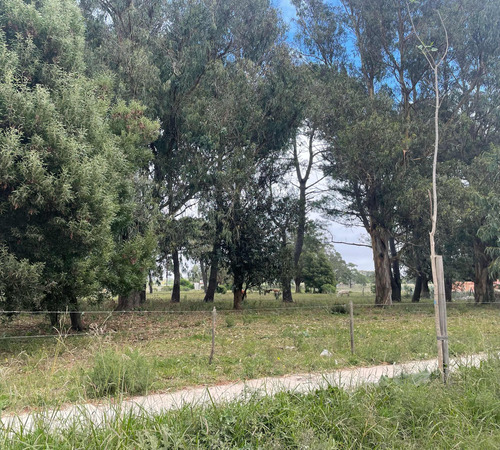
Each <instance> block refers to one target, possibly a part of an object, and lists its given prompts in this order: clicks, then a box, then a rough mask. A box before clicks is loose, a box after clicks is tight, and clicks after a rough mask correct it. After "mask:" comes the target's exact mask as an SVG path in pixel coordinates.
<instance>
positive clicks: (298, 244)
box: [293, 180, 307, 293]
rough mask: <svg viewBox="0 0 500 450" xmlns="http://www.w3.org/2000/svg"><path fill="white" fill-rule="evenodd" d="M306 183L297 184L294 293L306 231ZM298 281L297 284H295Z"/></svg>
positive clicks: (298, 289)
mask: <svg viewBox="0 0 500 450" xmlns="http://www.w3.org/2000/svg"><path fill="white" fill-rule="evenodd" d="M306 182H307V180H306V181H300V182H299V216H298V225H297V237H296V240H295V251H294V254H293V264H294V270H295V292H297V293H299V292H300V273H299V271H300V266H299V261H300V255H301V254H302V249H303V247H304V234H305V229H306ZM297 281H298V283H297Z"/></svg>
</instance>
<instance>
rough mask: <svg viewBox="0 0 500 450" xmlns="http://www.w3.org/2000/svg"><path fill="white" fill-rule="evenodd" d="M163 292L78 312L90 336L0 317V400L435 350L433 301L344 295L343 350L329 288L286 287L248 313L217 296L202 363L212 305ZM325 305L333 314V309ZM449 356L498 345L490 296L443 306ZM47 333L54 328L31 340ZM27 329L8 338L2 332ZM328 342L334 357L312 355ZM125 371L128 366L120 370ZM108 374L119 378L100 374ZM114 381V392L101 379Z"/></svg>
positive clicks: (161, 386) (311, 368)
mask: <svg viewBox="0 0 500 450" xmlns="http://www.w3.org/2000/svg"><path fill="white" fill-rule="evenodd" d="M166 295H167V294H154V295H153V296H150V298H149V299H148V302H147V304H146V305H145V309H146V310H148V311H154V312H134V313H123V314H113V315H109V314H107V313H106V312H105V309H106V306H107V307H108V308H109V305H103V306H102V308H101V310H100V311H97V312H95V313H90V312H89V313H86V314H85V316H84V321H85V324H86V325H87V326H88V327H89V333H88V334H85V335H80V336H72V335H67V334H66V330H67V327H68V322H69V321H67V322H66V323H62V324H61V327H60V329H59V330H58V333H57V332H56V331H55V330H53V329H51V328H50V326H49V325H48V321H47V319H46V318H45V317H43V316H39V315H20V316H17V317H15V318H14V319H13V320H12V321H10V322H4V323H2V324H1V327H2V328H1V332H0V337H2V339H0V375H1V376H0V409H2V410H3V411H4V412H10V411H23V410H27V409H36V408H43V407H54V406H57V405H60V404H62V403H67V402H79V401H84V400H88V399H98V398H100V397H105V396H109V395H116V394H119V393H120V392H122V391H125V395H126V394H127V393H131V394H134V393H138V394H139V393H146V392H165V391H171V390H175V389H179V388H182V387H186V386H196V385H211V384H218V383H224V382H228V381H237V380H244V379H250V378H257V377H262V376H278V375H285V374H291V373H298V372H321V371H326V370H332V369H336V368H341V367H350V366H354V365H356V366H362V365H373V364H380V363H387V364H392V363H394V362H404V361H409V360H413V359H427V358H429V357H433V356H434V355H435V353H436V343H435V342H436V341H435V331H434V311H433V307H432V304H431V303H430V302H429V301H427V302H422V303H421V304H418V305H415V304H405V303H403V304H400V305H395V306H394V307H392V308H375V307H372V306H362V305H363V304H371V303H372V298H371V296H368V295H366V296H364V297H363V296H361V295H360V294H358V295H355V296H354V297H351V298H352V300H354V302H355V304H356V306H355V342H356V353H355V355H351V352H350V344H349V325H348V315H346V314H342V313H338V312H337V309H336V308H333V306H334V304H335V303H340V302H344V301H345V300H346V299H344V298H337V297H336V296H326V295H325V296H321V295H310V294H301V295H296V297H295V298H296V302H295V303H294V304H293V305H283V304H282V303H281V302H279V301H276V300H274V298H273V297H271V296H269V295H268V296H265V297H264V296H262V297H259V295H258V294H251V295H250V296H249V299H248V301H247V303H246V308H247V309H246V310H244V311H242V312H233V311H231V310H230V307H231V296H230V295H229V294H226V295H225V296H219V297H218V298H217V300H216V302H215V306H216V307H217V310H218V316H217V336H216V349H215V358H214V362H213V364H212V365H209V364H208V357H209V354H210V346H211V314H210V311H209V310H210V309H211V308H212V307H213V305H206V304H203V303H202V302H201V293H199V292H188V293H185V294H183V295H184V298H183V301H182V302H181V304H180V305H170V304H168V303H167V302H166V301H165V299H166ZM332 308H333V309H334V312H335V313H334V314H332ZM448 315H449V324H448V329H449V335H450V353H451V355H460V354H467V353H477V352H481V351H488V350H493V349H498V348H500V331H499V327H498V324H499V315H500V310H499V309H498V305H490V306H481V307H475V306H473V305H471V304H465V303H458V302H457V303H454V304H452V305H450V306H449V308H448ZM51 333H52V334H53V333H56V337H35V336H44V335H47V334H51ZM27 334H31V335H32V337H31V338H22V339H10V338H9V339H6V338H5V337H7V336H26V335H27ZM324 349H327V350H328V351H329V352H330V353H331V354H332V356H331V357H323V356H320V354H321V352H322V351H323V350H324ZM125 372H126V373H125ZM108 373H114V374H115V375H116V378H117V379H119V380H120V381H117V382H115V380H113V379H109V378H106V377H105V376H106V375H107V374H108ZM103 376H104V378H103ZM110 383H111V384H113V383H115V385H114V387H113V388H112V389H108V388H107V386H108V385H109V384H110Z"/></svg>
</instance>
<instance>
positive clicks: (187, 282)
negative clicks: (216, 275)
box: [180, 278, 194, 289]
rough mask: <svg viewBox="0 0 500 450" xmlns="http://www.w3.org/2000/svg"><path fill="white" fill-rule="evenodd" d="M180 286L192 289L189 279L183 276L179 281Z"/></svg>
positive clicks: (192, 285)
mask: <svg viewBox="0 0 500 450" xmlns="http://www.w3.org/2000/svg"><path fill="white" fill-rule="evenodd" d="M180 284H181V287H185V288H187V289H194V284H193V283H191V281H189V280H186V279H185V278H181V281H180Z"/></svg>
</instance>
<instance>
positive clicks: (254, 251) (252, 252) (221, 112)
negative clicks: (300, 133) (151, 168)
mask: <svg viewBox="0 0 500 450" xmlns="http://www.w3.org/2000/svg"><path fill="white" fill-rule="evenodd" d="M291 64H292V62H291V60H290V58H289V55H288V49H287V48H286V47H285V46H278V45H277V46H275V47H274V48H272V49H270V52H269V55H268V57H267V58H266V59H265V60H263V61H262V62H254V61H252V60H251V59H240V60H235V61H233V62H230V61H228V62H226V63H224V62H218V63H215V64H214V65H212V66H211V67H210V70H209V71H208V72H207V74H206V77H205V79H204V80H203V81H202V82H201V83H200V91H199V92H198V95H197V96H196V101H195V102H193V103H192V105H191V107H190V109H189V114H188V115H187V116H186V117H187V121H188V123H189V129H190V130H191V132H192V136H193V140H194V139H196V142H197V147H198V151H199V154H200V155H201V156H202V157H203V158H204V160H205V161H207V171H206V174H205V175H204V180H205V183H206V187H205V189H204V190H203V191H202V192H201V201H200V204H201V208H200V211H201V212H202V213H204V214H205V215H206V218H207V221H208V223H210V224H211V236H212V244H213V247H212V252H211V254H210V255H209V258H210V263H211V271H210V280H209V286H208V289H207V293H206V297H205V300H206V301H211V300H212V299H213V293H214V291H215V283H214V282H215V281H216V277H215V274H216V269H217V268H218V266H219V265H220V264H223V265H225V266H226V267H228V268H229V270H230V272H231V274H232V276H233V286H234V306H235V308H240V307H241V291H242V289H243V285H245V286H246V287H248V286H250V285H255V284H258V283H261V282H262V281H264V280H265V276H266V273H267V274H268V275H269V273H270V271H271V268H272V265H273V264H274V263H273V261H272V260H273V259H276V258H279V256H278V255H276V251H275V243H276V240H275V239H274V236H275V234H274V233H273V231H272V221H270V220H269V199H268V195H267V192H268V190H269V186H270V185H271V184H272V183H273V182H275V181H277V179H278V177H279V176H280V175H281V173H282V171H280V170H278V168H277V166H278V165H280V156H282V155H283V154H284V152H285V151H286V149H287V143H288V142H289V139H290V137H291V133H292V131H293V130H294V129H295V127H296V123H297V120H298V118H299V115H298V113H297V109H296V107H295V106H294V103H293V101H292V97H293V90H292V89H290V88H289V85H290V83H291V81H290V79H289V74H290V73H291V72H290V70H289V66H290V65H291ZM266 246H267V247H268V249H267V250H266V248H265V247H266Z"/></svg>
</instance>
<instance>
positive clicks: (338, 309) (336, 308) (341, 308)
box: [330, 305, 349, 314]
mask: <svg viewBox="0 0 500 450" xmlns="http://www.w3.org/2000/svg"><path fill="white" fill-rule="evenodd" d="M330 313H331V314H349V310H348V309H347V308H346V306H345V305H333V306H332V307H331V308H330Z"/></svg>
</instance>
